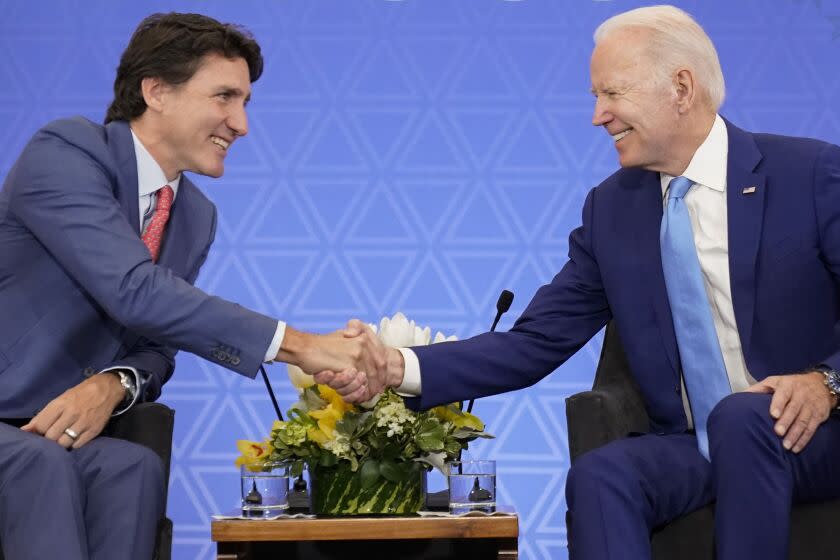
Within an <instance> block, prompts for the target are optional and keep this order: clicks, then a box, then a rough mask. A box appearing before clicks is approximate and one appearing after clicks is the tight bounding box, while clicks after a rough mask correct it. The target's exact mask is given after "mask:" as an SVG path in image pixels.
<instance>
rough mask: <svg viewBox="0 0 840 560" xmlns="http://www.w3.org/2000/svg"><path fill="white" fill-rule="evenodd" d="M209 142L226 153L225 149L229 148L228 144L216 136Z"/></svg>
mask: <svg viewBox="0 0 840 560" xmlns="http://www.w3.org/2000/svg"><path fill="white" fill-rule="evenodd" d="M210 141H211V142H213V143H214V144H216V145H217V146H219V147H220V148H221V149H223V150H225V151H227V149H228V148H229V147H230V142H228V141H227V140H223V139H222V138H219V137H218V136H211V137H210Z"/></svg>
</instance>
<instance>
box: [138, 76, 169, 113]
mask: <svg viewBox="0 0 840 560" xmlns="http://www.w3.org/2000/svg"><path fill="white" fill-rule="evenodd" d="M170 89H172V88H171V86H170V85H169V84H167V83H166V82H164V81H163V80H161V79H160V78H143V80H142V81H141V82H140V90H141V92H142V93H143V101H145V102H146V106H147V107H148V108H149V109H151V110H152V111H155V112H156V113H160V112H161V111H163V106H164V103H165V101H166V94H167V93H168V92H169V90H170Z"/></svg>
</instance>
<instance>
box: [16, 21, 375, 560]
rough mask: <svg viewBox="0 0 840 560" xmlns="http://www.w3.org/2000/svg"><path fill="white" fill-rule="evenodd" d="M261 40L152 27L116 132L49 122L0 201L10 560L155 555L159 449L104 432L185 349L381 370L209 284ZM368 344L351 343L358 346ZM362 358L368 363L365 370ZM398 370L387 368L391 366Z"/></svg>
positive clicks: (329, 338) (192, 26)
mask: <svg viewBox="0 0 840 560" xmlns="http://www.w3.org/2000/svg"><path fill="white" fill-rule="evenodd" d="M262 67H263V59H262V55H261V53H260V48H259V45H258V44H257V43H256V41H255V40H254V39H253V38H252V37H250V36H249V35H248V34H247V33H244V32H243V31H241V30H239V29H238V28H236V27H234V26H231V25H223V24H221V23H219V22H217V21H215V20H213V19H211V18H207V17H205V16H200V15H195V14H165V15H163V14H157V15H154V16H150V17H149V18H147V19H145V20H144V21H143V22H141V24H140V26H139V27H138V29H137V31H136V32H135V34H134V35H133V37H132V39H131V41H130V43H129V45H128V47H127V49H126V51H125V52H124V53H123V56H122V59H121V61H120V65H119V68H118V71H117V78H116V80H115V84H114V94H115V96H114V101H113V103H112V104H111V106H110V108H109V109H108V113H107V116H106V125H105V126H100V125H97V124H94V123H92V122H90V121H88V120H86V119H82V118H75V119H66V120H60V121H56V122H53V123H50V124H48V125H47V126H45V127H44V128H43V129H41V130H40V131H38V132H37V133H36V134H35V136H34V137H33V138H32V140H31V141H30V142H29V143H28V145H27V146H26V147H25V148H24V150H23V153H22V154H21V156H20V158H19V159H18V161H17V162H16V163H15V165H14V167H13V168H12V170H11V171H10V173H9V175H8V177H7V178H6V181H5V183H4V185H3V189H2V191H0V254H2V259H0V310H2V313H0V485H2V491H0V542H2V546H3V551H4V553H5V557H6V558H9V559H15V560H19V559H26V558H33V559H43V558H62V559H67V560H77V559H78V560H82V559H87V558H100V559H103V560H113V559H117V558H119V559H129V558H131V559H138V560H140V559H142V560H148V559H149V558H151V557H152V548H153V545H154V541H155V529H156V526H157V523H158V520H159V519H161V517H162V515H163V513H164V512H163V511H162V504H163V499H162V497H163V495H164V488H163V487H162V485H163V480H164V477H163V473H162V465H161V463H160V460H159V459H158V457H157V456H156V455H155V454H154V453H153V452H151V451H150V450H148V449H146V448H144V447H141V446H139V445H134V444H131V443H128V442H125V441H119V440H114V439H110V438H105V437H97V436H98V435H99V433H100V432H101V430H102V429H103V427H104V426H105V424H106V423H107V421H108V419H109V418H110V417H111V416H112V415H114V414H121V413H122V412H124V411H125V410H127V409H128V408H130V407H131V406H132V405H133V404H134V403H136V402H139V401H152V400H155V399H156V398H157V397H158V396H159V395H160V391H161V387H162V386H163V384H164V383H165V382H166V381H167V379H169V377H170V376H171V375H172V371H173V368H174V355H175V352H176V350H178V349H184V350H187V351H189V352H192V353H194V354H197V355H198V356H201V357H203V358H205V359H207V360H210V361H212V362H215V363H217V364H219V365H222V366H224V367H226V368H228V369H231V370H233V371H235V372H238V373H240V374H243V375H247V376H250V377H254V376H255V375H256V373H257V371H258V367H259V365H260V364H261V363H262V362H269V361H274V360H281V361H286V362H291V363H298V365H301V367H303V368H304V369H305V370H308V371H318V370H320V369H323V368H324V367H334V368H341V367H347V366H349V365H353V364H355V365H356V366H357V367H360V368H361V369H371V368H375V367H377V364H376V363H375V361H371V359H370V358H369V357H368V356H370V355H373V354H370V352H369V351H368V350H374V354H375V353H376V352H375V349H371V348H368V349H365V348H363V344H364V342H363V340H362V339H358V340H354V341H351V340H349V339H347V338H345V337H343V336H342V335H341V333H334V334H332V335H325V336H321V337H319V336H315V335H309V334H305V333H302V332H298V331H296V330H295V329H293V328H292V327H290V326H287V325H286V324H285V323H283V322H282V321H278V320H277V319H274V318H271V317H267V316H265V315H262V314H260V313H256V312H253V311H250V310H247V309H244V308H242V307H241V306H239V305H237V304H235V303H232V302H228V301H225V300H222V299H220V298H217V297H212V296H209V295H207V294H205V293H203V292H202V291H200V290H198V289H197V288H195V287H193V285H192V284H193V282H194V281H195V279H196V276H197V275H198V272H199V269H200V267H201V265H202V264H203V263H204V260H205V258H206V256H207V253H208V251H209V249H210V245H211V244H212V242H213V237H214V233H215V227H216V210H215V207H214V206H213V204H212V203H211V202H210V201H209V200H207V199H206V198H205V197H204V195H203V194H202V193H201V192H200V191H199V190H198V188H196V186H195V185H194V184H193V183H192V182H191V181H190V180H189V179H188V178H187V177H186V176H184V172H186V171H192V172H194V173H198V174H201V175H207V176H211V177H219V176H221V175H222V173H223V171H224V159H225V156H226V154H227V152H228V150H229V149H230V148H231V145H232V144H233V143H234V142H235V141H236V140H237V139H238V138H239V137H241V136H244V135H245V134H246V133H247V131H248V123H247V116H246V111H245V107H246V104H247V102H248V100H249V99H250V96H251V83H252V82H254V81H256V80H257V79H258V78H259V76H260V74H261V72H262ZM348 343H351V344H348ZM360 357H363V358H360ZM380 362H381V360H380Z"/></svg>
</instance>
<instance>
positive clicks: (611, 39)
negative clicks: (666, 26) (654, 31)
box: [589, 28, 652, 88]
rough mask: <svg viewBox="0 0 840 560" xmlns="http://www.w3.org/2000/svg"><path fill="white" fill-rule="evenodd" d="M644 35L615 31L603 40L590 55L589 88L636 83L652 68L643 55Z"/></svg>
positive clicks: (637, 32)
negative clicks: (590, 79)
mask: <svg viewBox="0 0 840 560" xmlns="http://www.w3.org/2000/svg"><path fill="white" fill-rule="evenodd" d="M646 35H647V32H646V31H644V30H639V29H632V28H631V29H622V30H617V31H614V32H612V33H610V34H609V35H607V36H606V37H604V38H602V39H601V41H599V42H598V44H596V45H595V49H594V50H593V51H592V59H591V61H590V65H589V71H590V75H591V78H592V86H593V87H594V88H599V87H602V86H607V85H615V84H616V83H618V82H637V81H639V80H641V79H643V78H645V77H647V76H648V75H649V74H650V72H651V70H652V68H651V61H650V58H649V57H648V56H647V54H646V46H647V41H646Z"/></svg>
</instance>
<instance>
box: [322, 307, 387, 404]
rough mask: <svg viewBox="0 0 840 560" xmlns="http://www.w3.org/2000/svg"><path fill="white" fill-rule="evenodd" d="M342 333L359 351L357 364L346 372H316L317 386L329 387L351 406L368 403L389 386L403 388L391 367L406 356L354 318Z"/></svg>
mask: <svg viewBox="0 0 840 560" xmlns="http://www.w3.org/2000/svg"><path fill="white" fill-rule="evenodd" d="M338 333H340V335H341V336H342V337H343V339H344V342H343V343H344V344H347V343H352V344H353V345H354V347H355V348H357V349H358V350H357V353H355V354H354V355H353V360H352V361H353V363H352V364H351V365H350V367H345V368H344V369H331V368H324V369H321V370H320V371H314V372H313V373H314V377H315V381H316V382H317V383H321V384H324V385H329V386H330V387H332V388H333V389H335V391H336V392H337V393H338V394H339V395H341V397H342V398H343V399H344V400H345V401H346V402H349V403H359V402H365V401H367V400H370V399H372V398H373V397H375V396H376V395H378V394H379V393H381V392H382V391H384V390H385V389H386V388H387V387H389V386H396V385H399V383H397V382H396V380H395V379H394V376H393V375H392V374H391V373H390V370H391V369H392V368H390V367H389V366H390V365H391V364H392V363H393V362H395V360H402V356H401V355H400V354H399V352H397V351H396V350H395V349H393V348H388V347H386V346H385V345H384V344H383V343H382V341H380V340H379V339H378V338H377V336H376V334H375V333H374V332H373V330H371V329H370V327H368V326H367V325H365V324H364V323H363V322H361V321H359V320H357V319H353V320H351V321H349V322H348V323H347V328H345V329H344V330H343V331H338ZM336 334H337V333H336ZM394 353H396V354H397V356H396V357H395V356H394Z"/></svg>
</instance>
